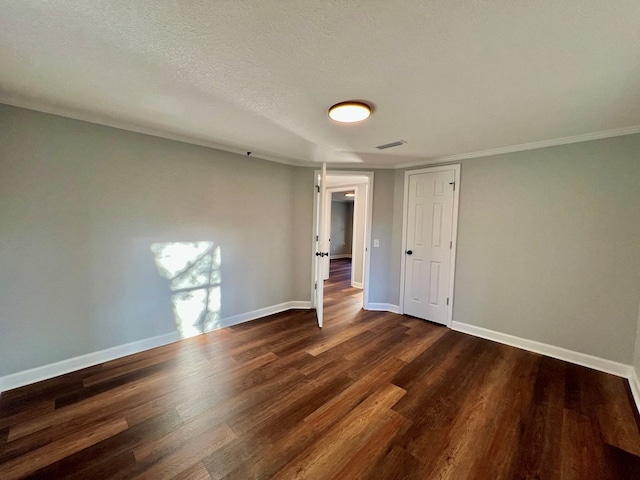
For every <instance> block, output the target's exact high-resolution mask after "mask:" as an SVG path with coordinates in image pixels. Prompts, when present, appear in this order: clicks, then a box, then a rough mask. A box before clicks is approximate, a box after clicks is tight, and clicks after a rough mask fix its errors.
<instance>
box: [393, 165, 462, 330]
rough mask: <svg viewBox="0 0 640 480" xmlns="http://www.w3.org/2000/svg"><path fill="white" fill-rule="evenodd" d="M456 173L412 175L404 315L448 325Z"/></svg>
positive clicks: (439, 172)
mask: <svg viewBox="0 0 640 480" xmlns="http://www.w3.org/2000/svg"><path fill="white" fill-rule="evenodd" d="M454 182H455V170H453V169H452V170H444V171H436V172H432V173H416V174H410V175H409V181H408V196H407V210H406V211H407V217H406V219H405V221H406V223H405V228H406V231H405V240H406V241H405V275H404V302H403V303H404V313H406V314H408V315H413V316H414V317H418V318H423V319H425V320H430V321H433V322H436V323H441V324H444V325H446V324H447V321H448V318H449V308H450V307H451V306H450V301H449V297H450V282H449V280H450V275H451V266H452V252H453V250H452V246H453V244H452V234H453V220H454V190H455V183H454Z"/></svg>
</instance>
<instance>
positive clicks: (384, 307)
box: [365, 303, 400, 314]
mask: <svg viewBox="0 0 640 480" xmlns="http://www.w3.org/2000/svg"><path fill="white" fill-rule="evenodd" d="M365 310H372V311H375V312H391V313H398V314H399V313H400V307H399V306H398V305H394V304H392V303H370V304H369V305H368V306H367V308H366V309H365Z"/></svg>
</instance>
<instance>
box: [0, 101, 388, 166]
mask: <svg viewBox="0 0 640 480" xmlns="http://www.w3.org/2000/svg"><path fill="white" fill-rule="evenodd" d="M2 103H4V104H6V105H11V106H13V107H19V108H25V109H27V110H33V111H36V112H40V113H46V114H48V115H56V116H58V117H64V118H69V119H71V120H77V121H80V122H86V123H93V124H95V125H101V126H103V127H109V128H116V129H118V130H125V131H127V132H133V133H139V134H142V135H148V136H151V137H158V138H164V139H166V140H173V141H175V142H182V143H187V144H189V145H197V146H199V147H206V148H213V149H214V150H220V151H222V152H228V153H235V154H236V155H241V156H243V157H246V156H247V151H246V150H245V149H243V148H241V147H238V146H233V145H230V144H226V143H219V142H217V141H211V140H206V139H200V138H195V137H191V136H189V135H183V134H178V133H171V132H166V131H161V130H157V129H155V128H153V127H142V126H139V125H133V124H131V123H127V122H122V121H120V120H116V119H107V118H103V117H102V116H101V115H99V114H98V115H95V114H92V113H87V112H78V111H75V110H72V109H69V108H64V107H60V106H59V105H42V104H41V103H40V102H32V101H28V100H14V99H12V98H6V97H1V96H0V104H2ZM230 143H231V142H230ZM251 158H259V159H260V160H266V161H268V162H275V163H283V164H285V165H292V166H294V167H317V166H318V163H317V162H310V161H308V160H306V159H304V158H301V157H295V156H291V155H287V154H283V153H278V152H273V151H268V150H261V151H256V150H253V151H252V152H251ZM376 168H377V167H376ZM388 168H393V167H388Z"/></svg>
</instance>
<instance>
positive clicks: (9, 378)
mask: <svg viewBox="0 0 640 480" xmlns="http://www.w3.org/2000/svg"><path fill="white" fill-rule="evenodd" d="M299 308H303V309H309V308H311V302H310V301H293V302H285V303H281V304H279V305H273V306H271V307H266V308H261V309H258V310H254V311H252V312H247V313H242V314H240V315H234V316H232V317H227V318H225V319H222V321H221V322H220V328H224V327H229V326H231V325H237V324H239V323H243V322H248V321H250V320H255V319H257V318H261V317H266V316H267V315H273V314H274V313H280V312H284V311H286V310H292V309H299ZM178 340H181V337H180V334H179V333H178V332H171V333H167V334H164V335H158V336H157V337H151V338H145V339H143V340H138V341H136V342H132V343H127V344H125V345H119V346H117V347H112V348H107V349H106V350H100V351H97V352H92V353H87V354H85V355H80V356H78V357H73V358H69V359H67V360H61V361H59V362H56V363H51V364H49V365H43V366H41V367H36V368H31V369H29V370H23V371H22V372H17V373H12V374H10V375H5V376H4V377H0V392H3V391H6V390H11V389H13V388H18V387H23V386H25V385H29V384H31V383H35V382H40V381H42V380H47V379H49V378H53V377H57V376H59V375H64V374H65V373H69V372H73V371H76V370H80V369H82V368H87V367H91V366H93V365H97V364H99V363H104V362H108V361H110V360H115V359H116V358H121V357H126V356H127V355H133V354H134V353H140V352H143V351H145V350H150V349H152V348H156V347H160V346H162V345H167V344H169V343H173V342H177V341H178Z"/></svg>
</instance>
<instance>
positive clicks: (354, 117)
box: [329, 101, 371, 123]
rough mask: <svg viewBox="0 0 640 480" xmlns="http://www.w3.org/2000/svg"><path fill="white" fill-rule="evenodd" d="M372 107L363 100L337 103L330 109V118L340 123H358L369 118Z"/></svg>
mask: <svg viewBox="0 0 640 480" xmlns="http://www.w3.org/2000/svg"><path fill="white" fill-rule="evenodd" d="M369 115H371V107H370V106H369V105H367V104H366V103H362V102H355V101H350V102H341V103H336V104H335V105H334V106H333V107H331V108H330V109H329V118H331V120H334V121H336V122H340V123H356V122H361V121H362V120H365V119H367V118H369Z"/></svg>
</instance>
